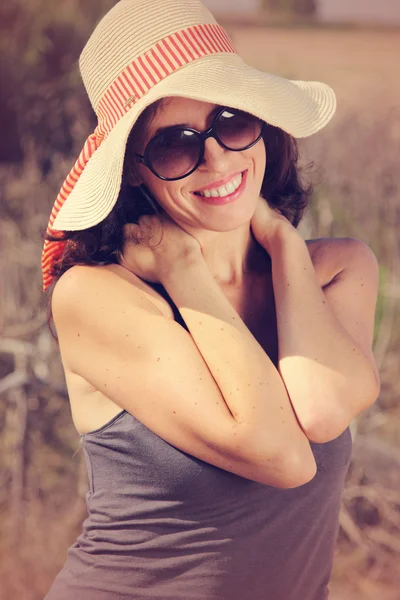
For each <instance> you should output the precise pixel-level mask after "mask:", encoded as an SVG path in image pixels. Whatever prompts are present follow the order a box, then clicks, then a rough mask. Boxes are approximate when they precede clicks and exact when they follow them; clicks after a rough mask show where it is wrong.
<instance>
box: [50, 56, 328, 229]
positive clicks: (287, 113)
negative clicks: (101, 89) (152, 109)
mask: <svg viewBox="0 0 400 600" xmlns="http://www.w3.org/2000/svg"><path fill="white" fill-rule="evenodd" d="M167 96H181V97H185V98H191V99H194V100H201V101H204V102H210V103H212V104H219V105H222V106H229V107H232V108H237V109H239V110H244V111H246V112H249V113H251V114H254V115H255V116H257V117H259V118H260V119H262V120H263V121H266V122H267V123H269V124H270V125H274V126H275V127H279V128H281V129H283V130H284V131H286V132H287V133H289V134H291V135H292V136H294V137H296V138H302V137H308V136H310V135H312V134H314V133H316V132H317V131H319V130H320V129H322V128H323V127H324V126H325V125H327V123H328V122H329V121H330V119H331V118H332V116H333V115H334V113H335V110H336V97H335V93H334V92H333V90H332V89H331V88H330V87H329V86H327V85H326V84H323V83H319V82H305V81H290V80H288V79H285V78H282V77H278V76H276V75H272V74H269V73H264V72H263V71H259V70H257V69H254V68H252V67H250V66H248V65H247V64H246V63H245V62H244V61H243V60H242V59H241V58H240V57H239V56H238V55H235V54H224V55H221V54H219V55H210V56H205V57H204V58H201V59H199V60H197V61H195V62H193V63H190V64H189V65H186V66H185V67H184V68H181V69H179V70H177V71H176V72H175V73H173V74H171V75H169V76H168V77H167V78H165V79H164V80H163V81H161V82H160V83H158V84H157V85H156V86H154V88H152V89H151V90H150V91H149V92H148V93H147V94H146V95H145V96H143V97H142V98H141V99H140V100H139V101H138V102H137V103H136V104H134V105H133V106H132V108H131V109H130V110H129V111H128V112H127V113H126V114H125V115H124V116H123V117H122V118H121V119H120V120H119V121H118V122H117V123H116V125H115V126H114V128H113V129H112V130H111V131H110V133H109V134H108V136H107V137H106V138H105V139H104V140H103V142H102V143H101V145H100V146H99V148H98V149H97V150H96V151H95V152H94V154H93V156H92V157H91V158H90V159H89V161H88V163H87V164H86V166H85V168H84V170H83V173H82V174H81V176H80V177H79V180H78V181H77V183H76V185H75V187H74V188H73V190H72V191H71V193H70V194H69V196H68V198H67V199H66V201H65V202H64V204H63V206H62V207H61V208H60V211H59V212H58V214H57V216H56V218H55V221H54V223H53V225H52V229H54V230H59V231H79V230H82V229H87V228H88V227H92V226H94V225H97V224H98V223H100V222H101V221H102V220H103V219H105V217H106V216H107V215H108V214H109V213H110V211H111V210H112V208H113V207H114V205H115V203H116V201H117V198H118V195H119V191H120V187H121V181H122V170H123V164H124V156H125V148H126V143H127V139H128V137H129V133H130V131H131V129H132V127H133V126H134V124H135V122H136V120H137V118H138V117H139V115H140V114H141V113H142V112H143V110H144V109H145V108H146V107H147V106H149V105H150V104H152V103H153V102H155V101H157V100H159V99H160V98H165V97H167Z"/></svg>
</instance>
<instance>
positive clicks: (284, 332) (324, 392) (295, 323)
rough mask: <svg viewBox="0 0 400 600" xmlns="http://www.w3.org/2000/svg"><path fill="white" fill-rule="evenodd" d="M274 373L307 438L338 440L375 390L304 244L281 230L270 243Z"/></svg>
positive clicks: (365, 363) (287, 230) (291, 232)
mask: <svg viewBox="0 0 400 600" xmlns="http://www.w3.org/2000/svg"><path fill="white" fill-rule="evenodd" d="M269 251H270V254H271V259H272V278H273V287H274V295H275V304H276V316H277V326H278V338H279V371H280V373H281V376H282V378H283V380H284V382H285V386H286V389H287V391H288V394H289V397H290V400H291V402H292V405H293V408H294V410H295V412H296V414H297V417H298V420H299V422H300V424H301V426H302V427H303V429H304V431H305V432H306V434H307V436H308V437H309V439H311V440H313V441H317V442H324V441H328V440H330V439H333V438H335V437H337V436H338V435H339V434H340V433H341V432H342V431H343V430H344V429H345V428H346V427H347V426H348V424H349V423H350V421H351V420H352V419H353V418H354V416H355V415H356V414H358V413H359V412H360V410H362V409H363V408H365V403H366V397H367V398H368V395H369V394H370V391H371V390H373V389H374V375H373V373H372V369H371V365H370V363H369V362H368V359H367V357H366V356H365V355H364V354H363V353H362V351H361V350H360V348H359V347H358V346H357V344H356V343H355V342H354V340H353V339H352V337H351V336H350V335H349V334H348V333H347V331H346V330H345V328H344V327H343V326H342V325H341V323H340V322H339V321H338V319H337V318H336V316H335V315H334V313H333V312H332V310H331V308H330V306H329V304H328V302H327V301H326V299H325V296H324V293H323V292H322V290H321V287H320V284H319V282H318V280H317V276H316V273H315V269H314V265H313V263H312V260H311V257H310V254H309V251H308V248H307V245H306V243H305V242H304V240H303V239H302V238H301V237H300V235H299V234H298V233H297V232H296V231H295V230H293V229H290V228H287V227H286V228H284V227H283V228H281V229H280V230H279V233H278V234H276V235H274V237H273V239H272V240H271V241H270V246H269Z"/></svg>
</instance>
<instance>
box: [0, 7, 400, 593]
mask: <svg viewBox="0 0 400 600" xmlns="http://www.w3.org/2000/svg"><path fill="white" fill-rule="evenodd" d="M154 1H155V2H156V1H157V0H154ZM115 3H116V2H115V0H114V1H113V0H85V1H84V2H82V1H78V0H62V1H61V2H50V1H49V0H47V1H46V0H8V1H7V2H6V3H2V4H1V5H0V54H1V57H2V60H1V63H0V132H1V135H0V193H1V203H0V282H1V294H0V396H1V402H0V426H1V429H0V450H1V451H0V598H1V600H10V599H11V598H12V599H14V598H18V599H19V600H42V598H43V596H44V594H45V592H46V591H47V589H48V588H49V586H50V583H51V582H52V579H53V578H54V576H55V574H56V573H57V571H58V570H59V569H60V568H61V566H62V564H63V563H64V561H65V558H66V550H67V548H68V546H69V545H70V544H72V543H73V542H74V540H75V538H76V536H77V535H78V533H79V532H80V529H81V524H82V521H83V519H84V518H85V515H86V511H85V494H86V491H87V487H86V486H87V484H86V473H85V466H84V463H83V455H82V453H80V452H77V451H78V449H79V443H78V435H77V433H76V431H75V429H74V428H73V425H72V421H71V415H70V409H69V404H68V398H67V394H66V389H65V383H64V377H63V372H62V367H61V363H60V358H59V354H58V347H57V344H56V342H55V341H54V340H53V338H52V337H51V334H50V332H49V329H48V325H47V302H48V298H47V297H46V296H43V294H42V292H41V272H40V254H41V249H42V242H43V234H44V230H45V227H46V224H47V220H48V215H49V212H50V209H51V206H52V204H53V201H54V199H55V197H56V195H57V193H58V191H59V189H60V187H61V184H62V182H63V180H64V178H65V176H66V174H67V173H68V171H69V169H70V168H71V166H72V165H73V163H74V161H75V159H76V157H77V156H78V154H79V152H80V150H81V147H82V145H83V142H84V140H85V139H86V137H87V135H88V134H89V133H91V132H92V130H93V128H94V127H95V123H96V121H95V115H94V113H93V111H92V109H91V107H90V105H89V101H88V99H87V97H86V94H85V91H84V88H83V85H82V83H81V80H80V75H79V71H78V66H77V59H78V57H79V54H80V51H81V50H82V48H83V46H84V44H85V42H86V40H87V38H88V37H89V35H90V33H91V31H92V30H93V28H94V26H95V24H96V23H97V21H98V20H99V19H100V18H101V17H102V16H103V15H104V14H105V13H106V12H107V10H108V9H109V8H111V7H112V6H113V5H114V4H115ZM206 4H207V5H208V6H209V7H210V8H211V10H212V11H213V12H214V13H215V14H216V16H217V18H218V19H219V21H220V22H221V23H222V24H224V25H225V26H226V28H227V30H228V32H229V34H230V35H231V37H232V39H233V42H234V45H235V46H236V48H237V50H238V51H239V53H240V54H241V55H242V56H243V57H244V59H245V60H246V62H248V63H249V64H250V65H252V66H254V67H256V68H258V69H262V70H265V71H271V72H273V73H276V74H279V75H282V76H284V77H288V78H291V79H304V80H320V81H324V82H325V83H328V84H329V85H331V86H332V87H333V88H334V89H335V91H336V93H337V97H338V110H337V115H336V117H335V119H334V120H333V122H332V123H331V124H330V125H329V126H328V127H327V128H326V129H325V130H323V131H322V132H321V133H319V134H317V135H316V136H313V137H311V138H309V139H306V140H302V141H301V143H300V147H301V150H302V155H303V161H304V164H306V163H308V162H310V161H311V160H312V161H313V162H314V167H313V169H312V171H311V177H312V180H313V182H314V186H315V187H314V190H315V191H314V194H313V198H312V202H311V205H310V208H309V210H308V212H307V214H306V216H305V217H304V219H303V221H302V223H301V225H300V229H301V232H302V234H303V235H304V237H306V238H316V237H325V236H339V237H340V236H352V237H356V238H359V239H361V240H364V241H365V242H367V243H368V244H369V246H370V247H371V248H372V249H373V251H374V252H375V254H376V256H377V258H378V261H379V264H380V289H379V298H378V305H377V313H376V325H375V339H374V352H375V356H376V360H377V363H378V366H379V369H380V374H381V382H382V389H381V394H380V398H379V400H378V401H377V402H376V404H375V405H374V406H372V407H371V408H370V409H369V410H367V411H365V412H364V413H362V414H361V415H360V416H359V417H358V419H357V420H356V421H355V422H354V423H353V425H352V433H353V441H354V453H353V460H352V464H351V466H350V470H349V473H348V477H347V482H346V488H345V491H344V494H343V502H342V510H341V515H340V533H339V538H338V543H337V549H336V558H335V565H334V572H333V579H332V586H331V587H332V600H360V599H363V600H364V599H366V600H369V599H371V600H399V598H400V591H399V590H400V573H399V571H400V569H399V568H398V567H399V562H400V561H399V558H400V485H399V480H400V478H399V466H400V452H399V448H400V406H399V402H398V397H399V394H400V378H399V373H400V368H399V365H400V302H399V299H400V265H399V256H400V255H399V249H400V248H399V246H400V235H398V229H399V226H400V192H399V177H400V175H399V155H400V152H399V150H400V108H399V98H400V78H399V77H398V74H399V64H400V1H399V0H353V1H352V2H349V1H348V0H206ZM271 600H272V599H271ZM299 600H302V599H299Z"/></svg>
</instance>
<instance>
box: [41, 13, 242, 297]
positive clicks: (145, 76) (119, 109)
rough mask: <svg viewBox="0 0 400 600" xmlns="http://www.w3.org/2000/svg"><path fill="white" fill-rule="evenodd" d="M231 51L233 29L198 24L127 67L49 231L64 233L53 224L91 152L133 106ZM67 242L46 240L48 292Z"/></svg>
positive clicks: (102, 107) (104, 101) (105, 99)
mask: <svg viewBox="0 0 400 600" xmlns="http://www.w3.org/2000/svg"><path fill="white" fill-rule="evenodd" d="M226 52H228V53H234V54H236V50H235V48H234V47H233V45H232V42H231V40H230V38H229V36H228V34H227V33H226V31H225V29H224V28H223V27H222V26H221V25H218V24H202V25H194V26H192V27H186V28H185V29H181V30H180V31H177V32H175V33H173V34H171V35H169V36H167V37H165V38H163V39H162V40H159V41H158V42H157V43H156V44H154V45H153V46H152V47H151V48H150V49H149V50H147V51H146V52H145V53H143V54H142V55H140V56H138V57H137V58H135V59H134V60H133V61H132V62H131V63H130V64H129V65H128V66H127V67H125V69H124V70H123V71H122V72H121V73H120V75H118V77H117V78H116V79H115V80H114V81H113V82H112V83H111V84H110V86H109V87H108V88H107V90H106V91H105V93H104V94H103V96H102V97H101V99H100V101H99V103H98V106H97V109H96V112H97V116H98V125H97V127H96V129H95V130H94V132H93V133H92V134H91V135H90V136H89V137H88V138H87V140H86V142H85V144H84V146H83V149H82V151H81V153H80V155H79V157H78V160H77V161H76V162H75V164H74V166H73V167H72V169H71V171H70V173H69V174H68V175H67V177H66V179H65V181H64V183H63V185H62V188H61V190H60V192H59V194H58V196H57V198H56V200H55V202H54V205H53V209H52V211H51V214H50V219H49V222H48V225H47V233H48V234H50V235H53V236H57V235H60V236H61V237H62V233H60V232H59V231H58V230H55V229H53V228H52V225H53V223H54V220H55V218H56V216H57V214H58V212H59V211H60V209H61V207H62V206H63V204H64V202H65V201H66V200H67V198H68V196H69V195H70V193H71V192H72V190H73V189H74V187H75V185H76V184H77V182H78V180H79V177H80V176H81V174H82V173H83V171H84V169H85V166H86V164H87V163H88V161H89V159H90V158H91V156H93V154H94V152H95V151H96V150H97V148H99V146H100V145H101V143H102V142H103V140H104V139H105V138H106V137H107V135H108V134H109V133H110V131H111V130H112V129H113V127H114V126H115V125H116V123H117V122H118V121H119V120H120V119H121V118H122V117H123V116H124V115H125V114H126V113H127V112H128V111H129V110H130V109H131V108H132V106H134V105H135V104H136V103H137V102H138V101H139V100H140V99H141V98H142V97H143V96H144V95H145V94H146V93H147V92H148V91H149V90H150V89H152V88H153V87H154V86H155V85H157V83H159V82H160V81H162V80H163V79H165V78H166V77H168V75H171V73H174V72H175V71H177V70H178V69H180V68H182V67H184V66H185V65H187V64H189V63H191V62H194V61H195V60H197V59H199V58H202V57H203V56H207V55H211V54H219V53H226ZM65 245H66V241H65V240H60V241H56V242H53V241H50V240H45V242H44V246H43V252H42V274H43V291H46V289H47V288H48V287H49V285H50V284H51V282H52V280H53V275H52V268H53V265H54V263H55V262H56V261H57V260H58V259H60V258H61V257H62V254H63V252H64V249H65Z"/></svg>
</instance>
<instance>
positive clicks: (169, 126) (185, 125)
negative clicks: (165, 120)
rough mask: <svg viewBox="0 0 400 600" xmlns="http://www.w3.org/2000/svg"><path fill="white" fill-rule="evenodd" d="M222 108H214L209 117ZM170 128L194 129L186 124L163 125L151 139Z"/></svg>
mask: <svg viewBox="0 0 400 600" xmlns="http://www.w3.org/2000/svg"><path fill="white" fill-rule="evenodd" d="M222 108H224V107H223V106H217V107H216V108H214V109H213V110H212V111H211V112H210V114H209V115H208V118H209V117H214V116H215V115H216V114H217V113H218V112H219V111H220V110H222ZM172 127H187V128H189V129H194V127H192V126H191V125H189V124H188V123H174V125H165V126H164V127H158V128H157V129H156V131H155V133H154V135H153V137H155V136H156V135H158V134H159V133H162V132H163V131H166V130H167V129H171V128H172Z"/></svg>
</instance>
